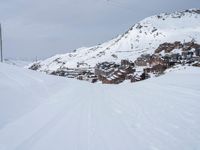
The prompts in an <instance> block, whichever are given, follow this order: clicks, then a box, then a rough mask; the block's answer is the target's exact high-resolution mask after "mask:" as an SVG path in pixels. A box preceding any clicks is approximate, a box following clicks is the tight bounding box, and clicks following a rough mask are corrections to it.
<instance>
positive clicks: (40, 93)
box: [0, 64, 200, 150]
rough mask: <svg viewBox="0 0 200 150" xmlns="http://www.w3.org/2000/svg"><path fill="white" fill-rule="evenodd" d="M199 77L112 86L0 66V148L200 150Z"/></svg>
mask: <svg viewBox="0 0 200 150" xmlns="http://www.w3.org/2000/svg"><path fill="white" fill-rule="evenodd" d="M169 71H170V70H169ZM199 76H200V70H199V69H198V68H196V67H186V68H184V67H180V68H178V69H176V70H174V69H173V70H171V71H170V72H169V73H168V74H166V75H164V76H161V77H159V78H152V79H150V80H146V81H143V82H138V83H135V84H134V85H133V84H129V83H123V84H120V85H115V86H114V85H102V84H90V83H88V82H80V81H77V80H73V79H66V78H61V77H56V76H48V75H44V74H40V73H37V72H33V71H29V70H25V69H21V68H17V67H13V66H9V65H6V64H0V89H1V90H0V95H1V99H0V150H55V149H58V150H66V149H69V150H75V149H76V150H89V149H91V150H124V149H125V150H133V149H137V150H158V149H159V150H179V149H181V150H191V149H194V150H195V149H196V150H197V149H200V142H199V141H200V128H199V124H200V118H199V114H200V79H199Z"/></svg>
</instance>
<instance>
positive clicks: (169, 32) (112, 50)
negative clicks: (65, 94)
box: [38, 9, 200, 72]
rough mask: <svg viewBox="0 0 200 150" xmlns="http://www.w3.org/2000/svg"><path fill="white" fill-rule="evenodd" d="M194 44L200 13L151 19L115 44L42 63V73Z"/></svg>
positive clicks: (199, 39)
mask: <svg viewBox="0 0 200 150" xmlns="http://www.w3.org/2000/svg"><path fill="white" fill-rule="evenodd" d="M191 40H196V42H198V43H200V9H190V10H185V11H179V12H174V13H169V14H167V13H162V14H159V15H155V16H151V17H148V18H146V19H144V20H142V21H140V22H139V23H136V24H135V25H134V26H133V27H131V28H130V29H129V30H128V31H127V32H126V33H124V34H123V35H119V36H118V37H117V38H115V39H113V40H111V41H108V42H105V43H103V44H100V45H97V46H93V47H89V48H85V47H84V48H80V49H77V50H75V51H74V52H72V53H67V54H62V55H55V56H53V57H51V58H48V59H46V60H44V61H41V62H40V65H41V67H40V68H39V69H38V71H45V72H51V71H55V70H57V69H58V68H60V67H68V68H77V67H79V68H88V67H94V66H95V65H96V64H97V63H99V62H103V61H113V62H120V61H121V60H122V59H129V60H132V61H134V60H135V59H136V58H137V57H139V56H140V55H141V54H144V53H149V54H152V53H154V51H155V49H156V48H157V47H158V46H159V44H162V43H164V42H175V41H181V42H184V41H185V42H189V41H191Z"/></svg>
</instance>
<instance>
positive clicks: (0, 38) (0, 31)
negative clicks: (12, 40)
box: [0, 23, 3, 62]
mask: <svg viewBox="0 0 200 150" xmlns="http://www.w3.org/2000/svg"><path fill="white" fill-rule="evenodd" d="M0 51H1V62H3V46H2V29H1V23H0Z"/></svg>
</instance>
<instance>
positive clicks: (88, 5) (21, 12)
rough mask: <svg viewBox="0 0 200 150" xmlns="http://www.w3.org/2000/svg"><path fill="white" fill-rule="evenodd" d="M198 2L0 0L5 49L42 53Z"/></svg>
mask: <svg viewBox="0 0 200 150" xmlns="http://www.w3.org/2000/svg"><path fill="white" fill-rule="evenodd" d="M199 7H200V0H0V22H1V23H2V26H3V49H4V55H5V57H7V58H15V59H32V60H33V59H35V58H36V57H38V58H40V59H43V58H47V57H49V56H52V55H54V54H57V53H66V52H70V51H72V50H74V49H76V48H79V47H82V46H93V45H96V44H99V43H102V42H104V41H107V40H110V39H112V38H113V37H115V36H117V35H118V34H121V33H123V32H125V31H126V30H127V29H128V28H129V27H131V26H132V25H133V24H135V23H136V22H137V21H140V20H141V19H144V18H145V17H148V16H151V15H154V14H157V13H161V12H172V11H176V10H182V9H188V8H199Z"/></svg>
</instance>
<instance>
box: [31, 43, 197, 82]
mask: <svg viewBox="0 0 200 150" xmlns="http://www.w3.org/2000/svg"><path fill="white" fill-rule="evenodd" d="M55 61H59V60H55ZM58 63H59V62H58ZM176 64H183V65H184V64H190V65H193V66H198V67H200V45H199V44H197V43H195V42H194V41H191V42H187V43H181V42H179V41H177V42H174V43H163V44H161V45H159V47H158V48H157V49H156V50H155V53H154V54H152V55H150V54H143V55H141V56H140V57H138V58H137V60H135V61H134V62H132V61H129V60H121V63H120V64H116V63H114V62H102V63H98V64H97V65H96V66H95V68H78V69H77V68H74V69H73V68H66V67H61V68H59V69H57V70H56V71H53V72H47V73H48V74H53V75H58V76H65V77H68V78H76V79H79V80H85V81H89V82H92V83H95V82H97V81H101V82H102V83H104V84H119V83H121V82H123V81H125V80H130V81H131V82H137V81H141V80H145V79H147V78H149V77H150V76H151V75H152V74H154V75H160V74H163V73H164V71H165V70H166V69H167V68H170V67H173V66H174V65H176ZM78 65H80V66H81V64H78ZM40 67H41V66H40V64H39V63H36V64H34V65H32V66H31V67H30V69H32V70H37V69H38V68H40ZM141 68H142V71H141ZM138 70H140V71H138Z"/></svg>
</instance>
